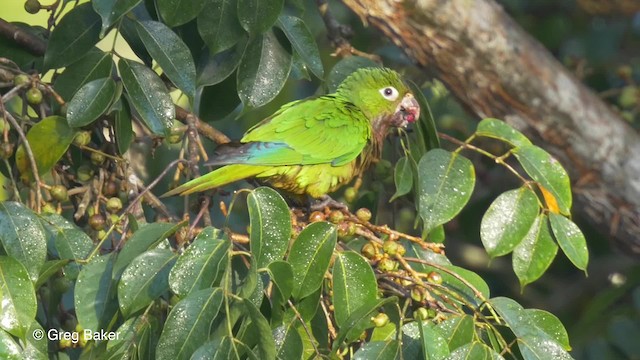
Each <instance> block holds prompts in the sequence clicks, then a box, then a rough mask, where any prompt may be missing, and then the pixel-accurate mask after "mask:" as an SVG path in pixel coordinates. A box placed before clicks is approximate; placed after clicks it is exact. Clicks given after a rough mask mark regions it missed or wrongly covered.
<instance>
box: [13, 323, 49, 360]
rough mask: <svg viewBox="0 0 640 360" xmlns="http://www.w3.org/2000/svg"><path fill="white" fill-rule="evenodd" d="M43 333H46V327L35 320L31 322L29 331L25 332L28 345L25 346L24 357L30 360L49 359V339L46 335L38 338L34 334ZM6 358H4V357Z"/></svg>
mask: <svg viewBox="0 0 640 360" xmlns="http://www.w3.org/2000/svg"><path fill="white" fill-rule="evenodd" d="M37 333H41V334H44V333H45V332H44V329H43V328H42V326H40V324H39V323H38V322H37V321H36V320H34V321H32V322H31V326H29V329H27V333H26V334H25V335H26V336H25V338H26V339H25V342H26V346H25V347H24V350H23V353H22V356H23V359H29V360H38V359H41V360H47V359H49V356H48V348H47V346H48V341H47V339H46V337H43V338H40V339H36V338H35V337H34V334H37ZM3 359H4V358H3Z"/></svg>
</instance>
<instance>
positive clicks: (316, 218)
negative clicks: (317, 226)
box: [309, 211, 326, 223]
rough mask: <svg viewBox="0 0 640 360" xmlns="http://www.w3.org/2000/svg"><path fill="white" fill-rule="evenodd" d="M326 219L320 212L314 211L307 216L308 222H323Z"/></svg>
mask: <svg viewBox="0 0 640 360" xmlns="http://www.w3.org/2000/svg"><path fill="white" fill-rule="evenodd" d="M325 219H326V217H325V215H324V214H323V213H322V212H320V211H314V212H312V213H311V215H309V222H312V223H314V222H318V221H324V220H325Z"/></svg>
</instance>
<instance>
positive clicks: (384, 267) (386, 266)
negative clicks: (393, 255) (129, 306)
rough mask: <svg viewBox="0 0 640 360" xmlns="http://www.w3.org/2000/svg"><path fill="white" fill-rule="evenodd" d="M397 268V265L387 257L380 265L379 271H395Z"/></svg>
mask: <svg viewBox="0 0 640 360" xmlns="http://www.w3.org/2000/svg"><path fill="white" fill-rule="evenodd" d="M396 268H397V263H396V262H395V261H393V260H391V259H389V258H387V257H385V258H382V259H381V260H380V262H379V263H378V269H380V271H382V272H389V271H393V270H395V269H396Z"/></svg>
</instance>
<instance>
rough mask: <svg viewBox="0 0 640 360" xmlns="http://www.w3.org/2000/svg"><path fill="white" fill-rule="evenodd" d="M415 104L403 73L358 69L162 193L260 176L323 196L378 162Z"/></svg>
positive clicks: (414, 115) (284, 110) (415, 112)
mask: <svg viewBox="0 0 640 360" xmlns="http://www.w3.org/2000/svg"><path fill="white" fill-rule="evenodd" d="M419 115H420V107H419V105H418V102H417V101H416V100H415V98H414V96H413V94H411V92H409V90H408V88H407V86H406V85H405V84H404V83H403V82H402V80H401V78H400V75H399V74H398V73H397V72H395V71H393V70H390V69H385V68H363V69H359V70H357V71H355V72H354V73H352V74H351V75H349V76H348V77H347V78H346V79H345V80H344V81H343V82H342V83H341V84H340V86H339V87H338V89H337V91H336V92H335V93H333V94H328V95H324V96H320V97H315V98H309V99H304V100H298V101H293V102H291V103H288V104H286V105H284V106H282V107H281V108H280V109H279V110H278V111H276V112H275V113H274V114H273V115H271V116H269V117H268V118H266V119H264V120H263V121H262V122H260V123H258V124H257V125H255V126H254V127H252V128H251V129H249V130H248V131H247V132H246V133H245V135H244V137H243V138H242V139H241V140H240V141H241V143H242V145H241V146H240V147H237V148H233V149H230V150H228V151H225V152H224V153H222V154H220V155H219V156H217V157H216V159H215V160H214V161H212V162H210V163H209V165H223V166H222V167H220V168H219V169H216V170H214V171H212V172H210V173H208V174H206V175H203V176H201V177H198V178H196V179H193V180H191V181H189V182H187V183H186V184H183V185H181V186H179V187H177V188H175V189H173V190H171V191H169V192H167V193H166V194H165V195H164V196H170V195H176V194H181V195H187V194H191V193H194V192H198V191H204V190H207V189H212V188H217V187H220V186H223V185H226V184H229V183H232V182H234V181H238V180H242V179H246V178H251V177H254V178H257V179H259V180H261V181H262V182H266V183H267V184H269V185H271V186H273V187H275V188H279V189H282V190H285V191H287V192H289V193H293V194H297V195H304V194H308V195H310V196H311V197H313V198H321V197H323V196H325V195H326V194H328V193H331V192H333V191H335V190H336V189H338V188H339V187H341V186H342V185H345V184H347V183H349V182H350V181H351V180H352V179H353V178H354V177H355V176H358V175H360V174H361V173H362V172H363V171H364V170H365V169H366V168H367V167H368V166H369V165H370V164H371V162H372V161H375V160H376V159H379V158H380V156H381V152H382V145H383V142H384V139H385V137H386V135H387V133H388V132H389V129H390V128H392V127H406V126H407V124H409V123H412V122H415V121H416V120H417V119H418V117H419Z"/></svg>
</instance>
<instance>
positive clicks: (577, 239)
mask: <svg viewBox="0 0 640 360" xmlns="http://www.w3.org/2000/svg"><path fill="white" fill-rule="evenodd" d="M549 223H550V224H551V231H552V232H553V236H554V237H555V238H556V240H557V241H558V244H559V245H560V248H561V249H562V251H563V252H564V253H565V255H567V258H569V260H571V262H572V263H573V265H575V266H576V267H577V268H578V269H580V270H584V271H586V270H587V265H588V264H589V249H587V239H585V237H584V234H582V231H580V228H579V227H578V225H576V224H575V223H574V222H573V221H571V220H569V219H568V218H566V217H564V216H562V215H558V214H554V213H549Z"/></svg>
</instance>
